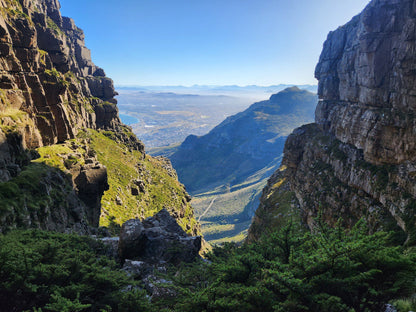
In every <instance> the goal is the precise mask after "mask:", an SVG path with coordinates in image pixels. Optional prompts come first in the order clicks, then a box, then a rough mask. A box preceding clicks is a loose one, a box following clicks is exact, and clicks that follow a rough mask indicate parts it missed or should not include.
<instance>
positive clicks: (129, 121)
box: [119, 114, 139, 126]
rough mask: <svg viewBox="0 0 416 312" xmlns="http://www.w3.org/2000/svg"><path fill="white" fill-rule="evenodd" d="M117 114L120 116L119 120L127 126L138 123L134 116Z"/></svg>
mask: <svg viewBox="0 0 416 312" xmlns="http://www.w3.org/2000/svg"><path fill="white" fill-rule="evenodd" d="M119 116H120V119H121V122H122V123H124V124H126V125H128V126H130V125H133V124H136V123H139V119H137V118H136V117H133V116H130V115H126V114H119Z"/></svg>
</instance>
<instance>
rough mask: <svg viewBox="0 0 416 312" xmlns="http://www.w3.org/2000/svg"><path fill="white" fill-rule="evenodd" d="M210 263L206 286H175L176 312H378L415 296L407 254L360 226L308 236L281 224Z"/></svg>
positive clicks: (410, 259) (216, 254) (222, 252)
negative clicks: (178, 292)
mask: <svg viewBox="0 0 416 312" xmlns="http://www.w3.org/2000/svg"><path fill="white" fill-rule="evenodd" d="M210 259H211V260H213V262H212V264H211V265H210V266H209V270H210V277H209V279H208V281H207V283H205V284H204V283H199V284H194V285H192V286H190V287H184V288H182V289H181V293H182V298H180V299H179V300H178V302H176V303H173V304H174V305H175V308H176V311H285V312H289V311H296V312H301V311H327V312H330V311H337V312H338V311H346V312H347V311H357V312H358V311H382V309H383V307H384V306H385V304H387V303H388V302H390V301H392V300H393V299H395V298H403V297H406V296H408V295H410V294H412V293H413V292H414V290H415V284H414V279H415V256H414V254H412V253H406V252H405V250H404V248H403V247H395V246H392V245H391V244H390V235H389V234H388V233H384V232H378V233H375V234H372V235H367V233H366V227H365V226H364V225H363V224H362V223H361V222H359V223H358V224H357V226H356V227H355V228H353V229H352V230H351V231H349V230H344V229H342V228H341V227H337V228H335V229H329V228H327V227H325V226H321V228H320V229H319V231H317V233H314V234H311V233H309V232H308V233H303V232H302V231H300V230H299V229H295V227H294V226H293V225H289V226H286V227H284V228H282V229H280V230H278V231H276V232H275V233H272V234H271V235H269V236H268V237H264V238H263V240H261V241H260V242H257V243H253V244H251V245H246V246H243V247H242V248H238V249H232V248H231V249H230V248H229V246H227V247H226V248H225V249H223V250H221V249H218V248H217V249H214V251H213V254H211V255H210ZM188 274H189V273H188ZM195 274H198V272H197V271H196V270H195Z"/></svg>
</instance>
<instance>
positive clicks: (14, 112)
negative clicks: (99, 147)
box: [0, 0, 120, 181]
mask: <svg viewBox="0 0 416 312" xmlns="http://www.w3.org/2000/svg"><path fill="white" fill-rule="evenodd" d="M0 8H1V14H0V55H1V57H0V142H5V141H7V137H8V136H7V134H8V133H10V132H14V133H19V134H20V135H21V136H22V138H23V141H22V142H23V147H24V148H28V149H32V148H36V147H39V146H43V145H50V144H54V143H57V142H63V141H65V140H67V139H71V138H73V137H74V136H75V135H76V134H77V133H78V131H79V130H80V129H83V128H87V127H88V128H93V129H96V128H102V129H111V130H114V129H117V127H118V126H119V125H120V120H119V118H118V110H117V107H116V105H115V104H116V103H117V102H116V100H115V99H114V95H116V92H115V91H114V87H113V82H112V80H111V79H109V78H107V77H105V73H104V71H103V70H102V69H101V68H99V67H97V66H95V65H94V64H93V63H92V61H91V55H90V51H89V50H88V49H87V48H86V47H85V43H84V34H83V32H82V30H81V29H79V28H78V27H77V26H75V24H74V21H73V20H72V19H70V18H67V17H62V16H61V14H60V11H59V9H60V5H59V2H58V1H57V0H56V1H55V0H54V1H51V0H35V1H27V0H20V1H17V0H8V1H5V0H2V1H0ZM4 137H6V140H5V139H4ZM0 144H2V145H3V143H0ZM1 149H2V152H3V154H4V153H5V150H6V149H5V148H1ZM4 158H5V159H7V160H9V161H10V162H11V163H13V162H12V159H10V158H11V157H9V156H8V155H5V156H4ZM16 164H17V165H19V164H18V163H16ZM1 171H2V172H3V174H1V175H0V181H6V180H7V179H8V178H10V176H12V174H7V172H5V170H4V168H3V170H1Z"/></svg>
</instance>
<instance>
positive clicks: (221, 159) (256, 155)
mask: <svg viewBox="0 0 416 312" xmlns="http://www.w3.org/2000/svg"><path fill="white" fill-rule="evenodd" d="M316 103H317V97H316V95H315V94H313V93H310V92H308V91H305V90H300V89H299V88H297V87H291V88H287V89H285V90H283V91H281V92H279V93H277V94H274V95H272V96H271V97H270V99H269V100H266V101H261V102H258V103H254V104H253V105H251V106H250V107H249V108H248V109H247V110H245V111H243V112H241V113H238V114H236V115H233V116H230V117H228V118H227V119H226V120H225V121H223V122H222V123H221V124H219V125H218V126H217V127H215V128H214V129H213V130H211V131H210V132H209V133H208V134H206V135H204V136H201V137H197V136H193V135H191V136H189V137H187V139H186V140H185V141H184V142H183V143H182V144H181V145H180V146H178V147H173V148H165V149H158V150H157V151H156V150H154V151H153V153H154V154H162V155H166V156H168V157H169V158H170V159H171V161H172V164H173V166H174V168H175V169H176V170H177V172H178V176H179V180H180V181H181V182H182V183H184V184H185V186H186V189H187V191H188V192H190V194H191V195H192V196H193V200H192V205H193V206H194V207H195V211H196V214H197V215H198V216H199V218H200V222H201V224H202V228H203V232H204V235H205V237H206V239H207V240H209V241H211V242H214V243H220V242H224V241H241V240H242V239H243V238H244V236H245V234H246V231H247V229H248V226H249V224H250V221H251V218H252V216H253V214H254V211H255V210H256V209H257V207H258V204H259V197H260V195H261V192H262V189H263V188H264V186H265V185H266V182H267V179H268V178H269V176H270V175H271V174H272V173H273V172H274V171H275V170H276V169H277V168H278V166H279V165H280V161H281V155H282V153H283V146H284V142H285V140H286V136H287V135H288V134H289V133H290V132H291V131H292V130H293V129H294V128H296V127H297V126H299V125H301V124H303V123H307V122H311V121H312V120H313V115H314V109H315V106H316Z"/></svg>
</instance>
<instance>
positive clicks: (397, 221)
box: [250, 0, 416, 243]
mask: <svg viewBox="0 0 416 312" xmlns="http://www.w3.org/2000/svg"><path fill="white" fill-rule="evenodd" d="M415 29H416V2H415V1H413V0H394V1H391V0H389V1H387V0H373V1H371V2H370V4H369V5H368V6H367V7H366V8H365V10H364V11H363V12H362V13H361V14H360V15H358V16H356V17H354V18H353V19H352V21H351V22H349V23H348V24H346V25H345V26H342V27H340V28H338V29H337V30H336V31H334V32H331V33H330V34H329V35H328V39H327V41H326V42H325V44H324V49H323V52H322V54H321V57H320V61H319V64H318V65H317V67H316V73H315V75H316V77H317V79H318V80H319V91H318V93H319V98H320V101H319V104H318V106H317V109H316V118H315V120H316V124H311V125H307V126H303V127H301V128H299V129H297V130H295V131H294V132H293V133H292V134H291V135H290V136H289V138H288V139H287V142H286V144H285V151H284V159H283V162H282V168H281V172H280V173H279V174H275V175H274V176H273V177H272V178H271V180H270V181H269V184H268V188H266V189H265V191H264V193H263V197H262V204H261V206H260V208H259V210H258V211H257V213H256V218H255V221H254V223H253V226H252V228H251V231H250V236H251V238H258V237H259V231H258V229H260V228H261V227H262V226H264V225H267V224H270V223H272V224H273V223H274V224H275V223H276V222H271V220H277V219H279V218H286V219H287V218H289V217H290V215H292V216H293V214H296V215H298V216H300V219H301V220H302V221H303V223H304V224H307V225H308V226H309V227H310V228H313V227H314V217H316V216H317V215H318V212H321V215H322V217H323V218H324V219H325V220H326V221H327V222H328V223H330V224H335V222H337V220H338V219H339V218H342V219H343V221H344V223H345V224H346V225H347V226H351V225H353V224H354V223H355V222H356V221H357V220H358V219H359V218H362V217H364V218H365V219H366V220H367V221H368V223H369V225H370V226H371V228H373V229H379V228H383V229H387V230H391V229H394V230H397V231H396V232H397V233H400V232H401V231H402V233H406V235H403V239H405V238H406V237H407V241H408V243H415V239H416V237H415V235H414V233H415V231H414V229H415V221H416V218H415V214H416V188H415V185H416V184H415V182H416V180H415V177H416V153H415V152H416V136H415V133H416V118H415V109H416V83H415V82H416V71H415V68H416V54H415V46H416V31H415ZM282 188H286V189H288V190H289V192H291V194H292V195H293V197H292V201H291V202H290V203H289V202H286V203H285V209H283V210H282V208H281V205H280V203H281V202H282V199H279V200H277V197H278V196H277V195H278V194H279V192H281V190H282ZM285 194H288V193H285ZM398 228H400V229H401V230H398Z"/></svg>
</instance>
